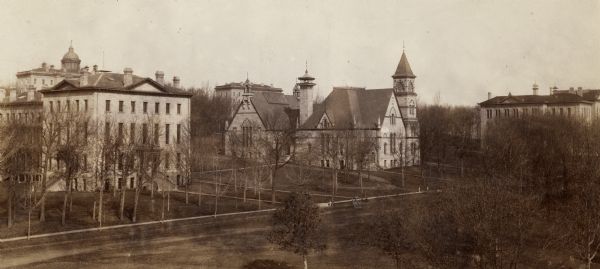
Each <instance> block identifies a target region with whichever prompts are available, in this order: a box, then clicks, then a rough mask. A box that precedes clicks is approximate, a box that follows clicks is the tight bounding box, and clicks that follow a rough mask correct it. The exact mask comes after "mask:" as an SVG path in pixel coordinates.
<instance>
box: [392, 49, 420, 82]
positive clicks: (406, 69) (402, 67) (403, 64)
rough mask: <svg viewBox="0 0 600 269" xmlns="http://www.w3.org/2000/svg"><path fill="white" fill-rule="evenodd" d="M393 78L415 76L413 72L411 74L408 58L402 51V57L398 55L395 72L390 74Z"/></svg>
mask: <svg viewBox="0 0 600 269" xmlns="http://www.w3.org/2000/svg"><path fill="white" fill-rule="evenodd" d="M392 77H393V78H416V77H417V76H415V74H413V71H412V69H411V68H410V64H409V63H408V59H407V58H406V53H404V51H403V52H402V57H400V62H399V63H398V67H396V72H395V73H394V75H392Z"/></svg>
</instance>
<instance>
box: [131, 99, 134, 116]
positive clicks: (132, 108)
mask: <svg viewBox="0 0 600 269" xmlns="http://www.w3.org/2000/svg"><path fill="white" fill-rule="evenodd" d="M131 113H135V101H131Z"/></svg>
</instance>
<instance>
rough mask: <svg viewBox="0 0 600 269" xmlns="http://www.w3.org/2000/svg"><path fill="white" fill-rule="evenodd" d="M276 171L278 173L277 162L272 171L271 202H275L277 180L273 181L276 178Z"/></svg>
mask: <svg viewBox="0 0 600 269" xmlns="http://www.w3.org/2000/svg"><path fill="white" fill-rule="evenodd" d="M275 173H277V164H275V167H274V168H273V170H272V172H271V203H272V204H275V182H273V179H275Z"/></svg>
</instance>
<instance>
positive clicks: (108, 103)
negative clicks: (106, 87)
mask: <svg viewBox="0 0 600 269" xmlns="http://www.w3.org/2000/svg"><path fill="white" fill-rule="evenodd" d="M106 112H110V100H106Z"/></svg>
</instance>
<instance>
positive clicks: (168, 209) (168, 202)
mask: <svg viewBox="0 0 600 269" xmlns="http://www.w3.org/2000/svg"><path fill="white" fill-rule="evenodd" d="M167 212H171V191H167Z"/></svg>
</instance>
